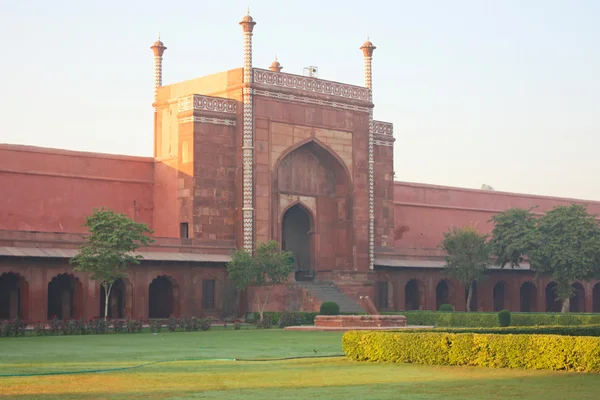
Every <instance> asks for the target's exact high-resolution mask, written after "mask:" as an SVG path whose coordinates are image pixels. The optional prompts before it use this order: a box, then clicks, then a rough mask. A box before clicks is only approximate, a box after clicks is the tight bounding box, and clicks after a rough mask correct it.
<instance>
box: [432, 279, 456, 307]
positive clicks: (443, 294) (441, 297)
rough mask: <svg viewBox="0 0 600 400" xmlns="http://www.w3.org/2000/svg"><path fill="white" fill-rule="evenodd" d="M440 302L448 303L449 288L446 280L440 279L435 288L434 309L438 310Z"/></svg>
mask: <svg viewBox="0 0 600 400" xmlns="http://www.w3.org/2000/svg"><path fill="white" fill-rule="evenodd" d="M442 304H450V289H449V288H448V282H446V281H441V282H440V283H438V284H437V286H436V288H435V309H436V310H439V309H440V306H441V305H442ZM453 305H454V304H453Z"/></svg>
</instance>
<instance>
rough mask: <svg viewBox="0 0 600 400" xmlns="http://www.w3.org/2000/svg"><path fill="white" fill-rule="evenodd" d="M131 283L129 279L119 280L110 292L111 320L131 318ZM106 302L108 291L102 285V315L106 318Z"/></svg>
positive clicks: (109, 315) (109, 311)
mask: <svg viewBox="0 0 600 400" xmlns="http://www.w3.org/2000/svg"><path fill="white" fill-rule="evenodd" d="M130 292H131V283H130V282H129V280H128V279H126V278H124V279H117V280H116V281H115V283H114V284H113V286H112V288H111V290H110V299H109V304H108V317H109V318H117V319H121V318H127V317H129V318H131V315H130V312H129V310H130V309H131V305H130V304H129V302H130V301H131V297H132V296H131V293H130ZM105 300H106V291H105V289H104V286H102V285H100V313H99V314H98V315H100V317H101V318H104V304H105Z"/></svg>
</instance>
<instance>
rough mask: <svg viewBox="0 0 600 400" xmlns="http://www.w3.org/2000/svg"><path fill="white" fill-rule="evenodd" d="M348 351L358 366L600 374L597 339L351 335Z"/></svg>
mask: <svg viewBox="0 0 600 400" xmlns="http://www.w3.org/2000/svg"><path fill="white" fill-rule="evenodd" d="M342 348H343V351H344V353H345V354H346V356H347V357H348V358H350V359H353V360H358V361H384V362H401V363H415V364H429V365H472V366H481V367H492V368H527V369H546V370H566V371H580V372H600V338H596V337H572V336H556V335H491V334H484V335H481V334H473V333H460V334H457V333H437V332H420V333H410V332H409V333H407V332H368V331H350V332H346V333H345V334H344V336H343V338H342Z"/></svg>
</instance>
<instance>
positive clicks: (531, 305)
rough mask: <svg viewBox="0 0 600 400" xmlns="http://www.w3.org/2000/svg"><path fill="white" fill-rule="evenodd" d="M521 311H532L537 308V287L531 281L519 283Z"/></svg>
mask: <svg viewBox="0 0 600 400" xmlns="http://www.w3.org/2000/svg"><path fill="white" fill-rule="evenodd" d="M520 297H521V312H534V311H535V310H536V308H537V289H536V287H535V285H533V284H532V283H531V282H525V283H524V284H523V285H521V289H520Z"/></svg>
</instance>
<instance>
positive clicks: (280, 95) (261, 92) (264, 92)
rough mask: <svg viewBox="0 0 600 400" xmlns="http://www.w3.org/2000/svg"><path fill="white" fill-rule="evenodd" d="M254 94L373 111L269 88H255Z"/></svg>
mask: <svg viewBox="0 0 600 400" xmlns="http://www.w3.org/2000/svg"><path fill="white" fill-rule="evenodd" d="M252 94H253V95H255V96H263V97H272V98H275V99H280V100H289V101H294V102H298V103H305V104H314V105H317V106H326V107H333V108H340V109H343V110H350V111H360V112H369V111H371V108H369V107H361V106H355V105H353V104H346V103H338V102H335V101H328V100H319V99H313V98H311V97H302V96H295V95H293V94H285V93H277V92H271V91H268V90H261V89H253V90H252Z"/></svg>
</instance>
